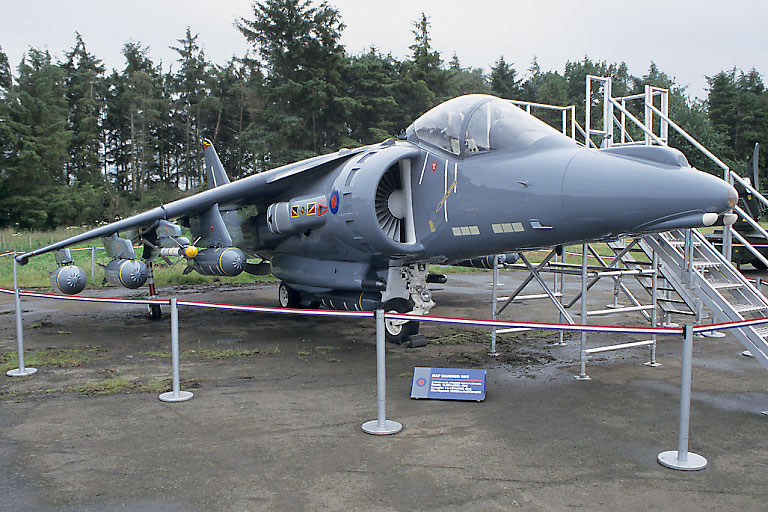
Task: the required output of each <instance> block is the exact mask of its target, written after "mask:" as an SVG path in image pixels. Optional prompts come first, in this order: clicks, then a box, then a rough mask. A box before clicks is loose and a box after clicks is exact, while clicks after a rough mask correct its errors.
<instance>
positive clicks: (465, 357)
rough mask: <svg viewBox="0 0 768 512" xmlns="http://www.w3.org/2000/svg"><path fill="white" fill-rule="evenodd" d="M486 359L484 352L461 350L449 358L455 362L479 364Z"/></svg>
mask: <svg viewBox="0 0 768 512" xmlns="http://www.w3.org/2000/svg"><path fill="white" fill-rule="evenodd" d="M484 359H485V353H484V352H461V353H460V354H454V355H452V356H450V357H449V358H448V361H450V362H451V363H454V364H466V365H478V364H481V363H482V362H483V360H484Z"/></svg>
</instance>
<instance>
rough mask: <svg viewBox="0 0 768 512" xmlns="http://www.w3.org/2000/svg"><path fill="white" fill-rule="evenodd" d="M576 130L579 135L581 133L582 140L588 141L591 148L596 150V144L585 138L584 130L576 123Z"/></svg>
mask: <svg viewBox="0 0 768 512" xmlns="http://www.w3.org/2000/svg"><path fill="white" fill-rule="evenodd" d="M576 129H578V130H579V133H581V134H582V135H583V136H584V138H585V139H586V140H588V141H589V144H590V146H592V147H593V148H595V149H597V144H595V143H594V142H592V139H589V138H587V134H586V132H585V131H584V128H582V127H581V125H580V124H579V123H576Z"/></svg>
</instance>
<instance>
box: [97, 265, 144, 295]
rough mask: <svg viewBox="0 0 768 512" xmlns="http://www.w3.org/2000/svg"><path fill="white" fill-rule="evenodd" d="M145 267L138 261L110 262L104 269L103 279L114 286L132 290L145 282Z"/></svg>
mask: <svg viewBox="0 0 768 512" xmlns="http://www.w3.org/2000/svg"><path fill="white" fill-rule="evenodd" d="M148 276H149V272H148V271H147V265H146V264H145V263H144V262H143V261H139V260H127V259H117V260H112V261H110V262H109V263H107V265H106V266H105V267H104V277H105V279H106V280H107V281H109V282H110V283H112V284H114V285H115V286H122V287H124V288H130V289H131V290H134V289H136V288H138V287H140V286H141V285H143V284H144V283H146V282H147V277H148Z"/></svg>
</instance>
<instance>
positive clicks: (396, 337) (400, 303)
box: [383, 298, 419, 345]
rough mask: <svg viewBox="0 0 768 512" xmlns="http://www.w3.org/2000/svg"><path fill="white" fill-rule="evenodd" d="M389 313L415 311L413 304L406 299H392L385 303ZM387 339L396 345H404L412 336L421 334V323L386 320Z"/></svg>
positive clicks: (385, 308) (385, 309)
mask: <svg viewBox="0 0 768 512" xmlns="http://www.w3.org/2000/svg"><path fill="white" fill-rule="evenodd" d="M383 307H384V311H386V312H387V313H408V312H409V311H412V310H413V303H412V302H411V301H408V300H406V299H402V298H397V299H390V300H388V301H387V302H385V303H384V306H383ZM384 327H385V329H384V331H385V339H386V340H387V341H388V342H390V343H394V344H395V345H402V344H403V343H404V342H405V341H408V338H410V337H411V336H412V335H414V334H416V333H417V332H419V322H406V323H404V324H403V323H399V322H398V321H397V320H389V319H385V320H384Z"/></svg>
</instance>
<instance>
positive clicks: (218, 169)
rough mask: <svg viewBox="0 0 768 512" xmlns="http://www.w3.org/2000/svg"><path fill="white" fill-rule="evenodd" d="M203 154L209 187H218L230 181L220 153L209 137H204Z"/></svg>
mask: <svg viewBox="0 0 768 512" xmlns="http://www.w3.org/2000/svg"><path fill="white" fill-rule="evenodd" d="M203 155H204V156H205V175H206V179H207V181H208V188H216V187H219V186H221V185H225V184H227V183H229V178H228V177H227V173H226V172H225V171H224V166H223V165H221V160H219V155H217V154H216V150H215V149H214V147H213V144H212V143H211V141H209V140H208V139H203Z"/></svg>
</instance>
